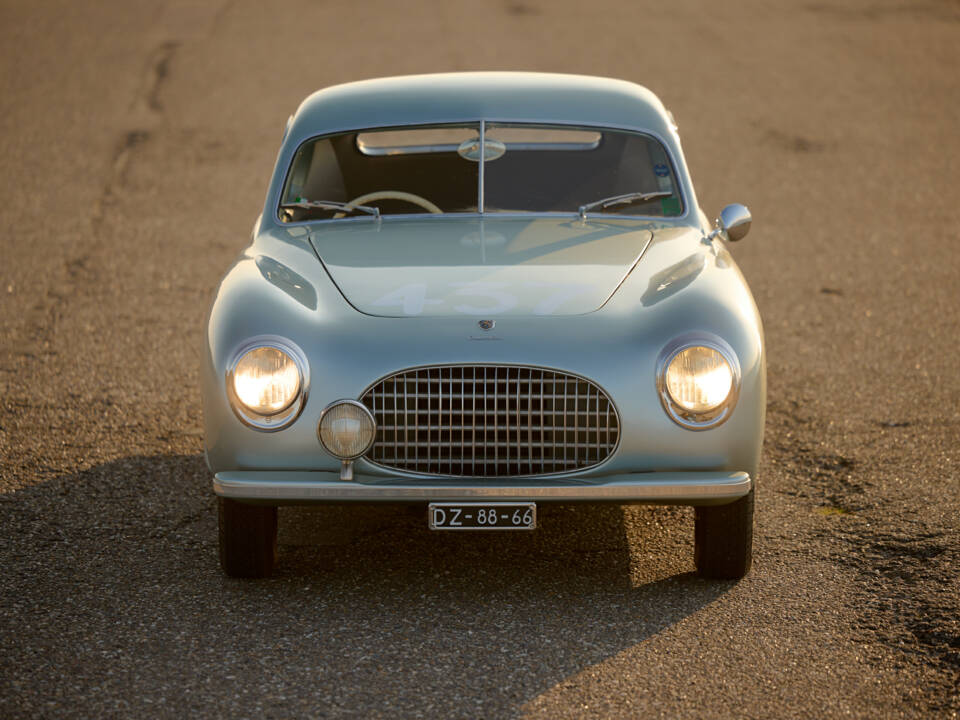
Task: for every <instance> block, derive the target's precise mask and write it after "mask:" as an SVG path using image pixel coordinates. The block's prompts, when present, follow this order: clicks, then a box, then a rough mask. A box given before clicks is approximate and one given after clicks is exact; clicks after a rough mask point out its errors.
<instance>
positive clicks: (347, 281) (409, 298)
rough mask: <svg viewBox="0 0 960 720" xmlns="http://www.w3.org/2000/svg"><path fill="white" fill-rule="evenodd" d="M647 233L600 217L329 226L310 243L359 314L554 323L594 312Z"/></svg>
mask: <svg viewBox="0 0 960 720" xmlns="http://www.w3.org/2000/svg"><path fill="white" fill-rule="evenodd" d="M654 229H655V226H654V225H653V224H652V223H649V222H646V221H637V220H611V219H608V218H604V219H602V220H599V219H598V220H593V219H589V220H587V221H586V222H580V221H579V220H574V219H570V218H536V219H529V218H528V219H495V218H494V219H488V218H484V219H480V218H470V219H460V218H458V219H452V218H451V219H447V218H443V219H441V218H433V219H429V220H412V219H411V220H386V221H381V222H376V221H370V222H362V221H357V222H351V223H338V224H330V225H327V226H324V227H323V228H322V229H319V230H315V231H313V232H312V233H311V234H310V241H311V244H312V245H313V248H314V250H315V251H316V253H317V255H318V256H319V257H320V259H321V261H322V262H323V264H324V266H325V267H326V269H327V271H328V272H329V274H330V277H331V278H332V279H333V281H334V283H336V285H337V287H338V288H339V289H340V291H341V292H342V293H343V295H344V297H345V298H346V299H347V300H348V302H350V303H351V304H352V305H353V306H354V307H355V308H357V309H358V310H360V311H361V312H363V313H366V314H368V315H375V316H382V317H405V316H422V317H450V316H458V315H459V316H462V315H474V316H478V317H489V318H497V317H506V316H531V315H554V316H563V315H581V314H584V313H588V312H592V311H594V310H596V309H597V308H599V307H601V306H602V305H603V304H604V303H605V302H606V301H607V300H608V299H609V298H610V297H611V295H613V293H614V292H616V290H617V288H618V287H619V286H620V284H621V283H622V282H623V280H624V278H625V277H626V276H627V275H628V274H629V273H630V272H631V271H632V270H633V269H634V268H635V266H637V265H638V261H639V260H640V256H641V255H642V254H643V252H644V250H645V249H646V247H647V246H648V245H649V243H650V241H651V240H652V238H653V230H654Z"/></svg>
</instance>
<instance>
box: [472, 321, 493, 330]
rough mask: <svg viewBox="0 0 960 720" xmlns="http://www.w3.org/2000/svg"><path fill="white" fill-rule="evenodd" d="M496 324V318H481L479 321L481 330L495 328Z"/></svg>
mask: <svg viewBox="0 0 960 720" xmlns="http://www.w3.org/2000/svg"><path fill="white" fill-rule="evenodd" d="M496 324H497V321H496V320H481V321H480V322H478V323H477V325H479V326H480V329H481V330H493V328H494V327H496Z"/></svg>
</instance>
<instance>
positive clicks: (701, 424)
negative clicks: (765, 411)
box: [656, 332, 741, 430]
mask: <svg viewBox="0 0 960 720" xmlns="http://www.w3.org/2000/svg"><path fill="white" fill-rule="evenodd" d="M691 353H693V354H697V353H699V354H701V355H708V356H709V355H710V354H715V356H714V358H713V359H716V358H722V360H723V361H724V364H723V365H722V366H721V365H718V366H717V368H716V371H718V374H719V377H718V379H717V380H716V381H715V385H717V386H718V387H719V390H718V393H717V394H723V393H724V392H725V395H724V396H723V397H722V398H721V399H719V400H716V401H714V402H705V403H704V408H703V409H697V408H695V407H691V405H695V404H696V403H694V402H683V401H681V400H682V399H678V398H677V397H675V396H674V394H673V392H671V383H670V379H669V378H668V373H669V372H670V371H671V365H672V363H673V362H674V360H676V359H678V358H681V354H684V356H683V357H684V358H685V357H686V356H687V355H690V354H691ZM740 380H741V374H740V362H739V360H738V359H737V354H736V353H735V352H734V351H733V348H732V347H730V345H729V344H728V343H727V342H725V341H724V340H722V339H721V338H719V337H717V336H716V335H713V334H711V333H706V332H693V333H688V334H686V335H682V336H680V337H678V338H675V339H674V340H672V341H671V342H669V343H667V345H666V346H665V347H664V348H663V350H662V351H661V352H660V355H659V357H658V358H657V370H656V383H657V394H658V395H659V396H660V403H661V405H662V406H663V409H664V411H665V412H666V413H667V415H668V416H669V417H670V419H671V420H673V421H674V422H675V423H677V424H678V425H680V426H681V427H683V428H686V429H687V430H710V429H712V428H715V427H717V426H719V425H722V424H723V423H724V422H726V421H727V420H728V419H729V417H730V415H731V414H732V413H733V409H734V407H735V406H736V404H737V399H738V398H739V395H740ZM703 384H706V383H705V380H704V378H703V377H700V378H697V377H693V378H692V381H691V383H690V385H691V386H700V385H703ZM698 389H699V388H698ZM708 389H709V388H708Z"/></svg>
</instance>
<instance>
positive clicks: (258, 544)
mask: <svg viewBox="0 0 960 720" xmlns="http://www.w3.org/2000/svg"><path fill="white" fill-rule="evenodd" d="M217 501H218V504H219V513H218V515H219V518H220V566H221V567H222V568H223V572H225V573H226V574H227V575H229V576H230V577H237V578H262V577H268V576H269V575H270V573H272V572H273V564H274V562H275V561H276V557H277V508H276V507H274V506H270V505H247V504H245V503H241V502H237V501H236V500H231V499H230V498H223V497H221V498H217Z"/></svg>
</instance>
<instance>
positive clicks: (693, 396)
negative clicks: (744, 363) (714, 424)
mask: <svg viewBox="0 0 960 720" xmlns="http://www.w3.org/2000/svg"><path fill="white" fill-rule="evenodd" d="M665 381H666V387H667V392H669V393H670V398H671V399H672V400H673V401H674V402H675V403H676V404H677V405H678V406H680V407H681V408H683V409H684V410H686V411H688V412H691V413H694V414H701V413H706V412H710V411H711V410H715V409H716V408H718V407H720V405H722V404H723V403H724V401H726V399H727V397H728V396H729V395H730V390H731V389H732V388H733V370H732V369H731V368H730V364H729V363H728V362H727V360H726V358H725V357H724V356H723V355H722V354H720V353H719V352H718V351H716V350H714V349H713V348H709V347H703V346H702V345H696V346H694V347H688V348H686V349H684V350H681V351H680V352H678V353H677V354H676V355H674V356H673V359H672V360H670V364H669V365H668V366H667V373H666V377H665Z"/></svg>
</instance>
